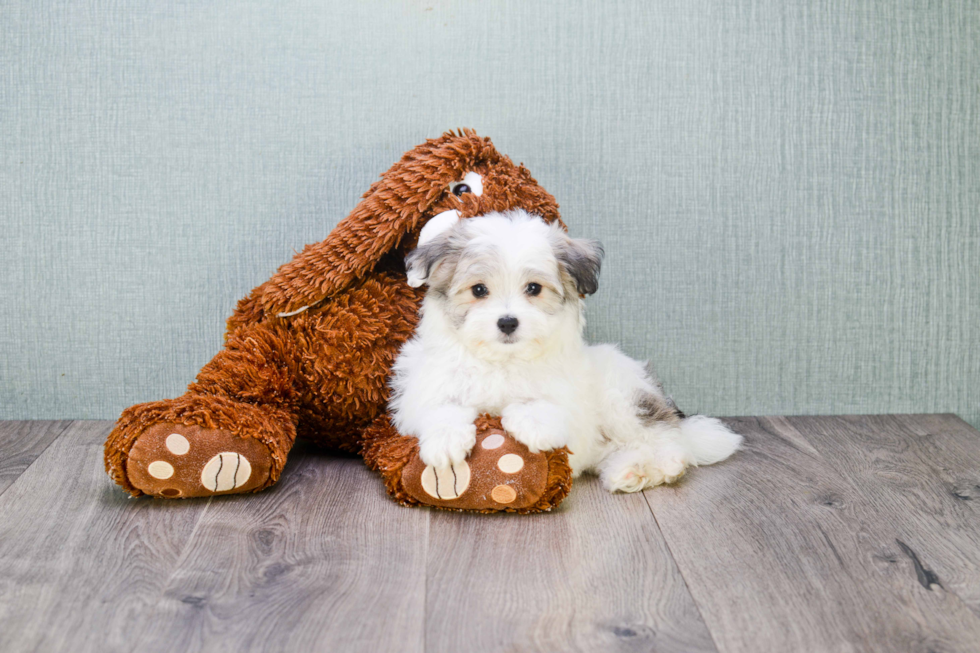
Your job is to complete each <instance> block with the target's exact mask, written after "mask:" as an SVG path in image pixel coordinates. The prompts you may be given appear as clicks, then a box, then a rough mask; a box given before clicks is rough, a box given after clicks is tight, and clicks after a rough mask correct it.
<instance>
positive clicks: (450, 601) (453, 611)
mask: <svg viewBox="0 0 980 653" xmlns="http://www.w3.org/2000/svg"><path fill="white" fill-rule="evenodd" d="M425 641H426V650H427V651H433V652H441V651H473V652H477V651H498V650H508V651H588V652H593V651H652V650H656V651H714V650H715V647H714V643H713V642H712V640H711V636H710V635H709V633H708V630H707V628H706V627H705V625H704V623H703V621H702V619H701V616H700V615H699V614H698V611H697V608H696V606H695V604H694V601H693V600H692V599H691V596H690V594H689V593H688V590H687V588H686V586H685V584H684V580H683V579H682V578H681V576H680V574H679V573H678V571H677V567H676V566H675V564H674V562H673V560H672V559H671V556H670V553H669V552H668V550H667V547H666V545H665V543H664V540H663V536H662V535H661V534H660V531H659V529H658V528H657V524H656V522H655V521H654V519H653V518H652V517H651V514H650V512H649V510H648V507H647V506H646V504H645V503H644V501H643V498H642V496H639V495H616V496H614V495H610V494H608V493H607V492H605V491H604V490H603V489H602V488H601V486H600V485H599V482H598V481H597V480H596V479H594V478H582V479H579V480H577V481H576V483H575V487H574V489H573V490H572V493H571V495H570V496H569V497H568V499H567V500H566V501H565V502H564V503H563V504H562V506H561V508H560V509H559V510H557V511H556V512H554V513H551V514H542V515H527V516H519V515H470V514H461V513H449V512H433V514H432V524H431V530H430V537H429V562H428V580H427V591H426V633H425Z"/></svg>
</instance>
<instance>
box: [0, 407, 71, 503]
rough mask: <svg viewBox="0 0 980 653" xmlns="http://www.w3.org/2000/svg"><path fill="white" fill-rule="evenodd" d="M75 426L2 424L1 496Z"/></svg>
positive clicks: (0, 455) (65, 423) (0, 458)
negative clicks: (66, 430) (55, 440)
mask: <svg viewBox="0 0 980 653" xmlns="http://www.w3.org/2000/svg"><path fill="white" fill-rule="evenodd" d="M70 424H71V421H70V420H65V421H55V422H0V494H3V492H4V490H6V489H7V488H8V487H10V484H11V483H13V482H14V481H15V480H16V479H17V477H18V476H20V475H21V474H23V473H24V470H25V469H27V468H28V466H30V464H31V463H33V462H34V459H35V458H37V457H38V456H39V455H41V452H43V451H44V450H45V449H46V448H47V447H48V445H50V444H51V443H52V442H53V441H54V439H55V438H57V437H58V436H59V435H60V434H61V432H62V431H64V430H65V429H66V428H68V426H69V425H70Z"/></svg>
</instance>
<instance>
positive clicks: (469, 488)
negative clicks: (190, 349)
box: [105, 130, 571, 512]
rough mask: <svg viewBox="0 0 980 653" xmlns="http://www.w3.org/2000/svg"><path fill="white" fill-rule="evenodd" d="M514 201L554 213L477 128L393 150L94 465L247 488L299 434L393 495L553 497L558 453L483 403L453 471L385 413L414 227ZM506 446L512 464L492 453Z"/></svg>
mask: <svg viewBox="0 0 980 653" xmlns="http://www.w3.org/2000/svg"><path fill="white" fill-rule="evenodd" d="M471 173H476V174H477V175H479V176H478V177H473V176H472V174H471ZM467 175H470V176H469V177H468V176H467ZM464 177H466V178H467V179H470V180H472V181H475V182H476V183H479V184H480V186H481V187H480V188H479V189H474V188H471V187H470V185H468V184H466V183H463V180H464ZM472 181H471V183H472ZM476 190H478V191H479V192H476ZM514 208H522V209H524V210H526V211H528V212H530V213H533V214H536V215H539V216H541V217H542V218H544V219H545V220H546V221H548V222H553V221H560V218H559V215H558V204H557V203H556V202H555V200H554V198H553V197H552V196H551V195H550V194H548V193H547V192H546V191H545V190H544V189H543V188H541V187H540V186H539V185H538V183H537V182H536V181H535V180H534V178H533V177H531V174H530V172H528V170H527V169H526V168H525V167H524V166H523V165H520V166H515V165H514V164H513V163H512V162H511V160H510V159H509V158H508V157H506V156H502V155H501V154H499V153H498V152H497V151H496V149H494V147H493V145H492V144H491V142H490V140H489V139H487V138H481V137H479V136H477V135H476V134H475V133H474V132H472V131H470V130H463V131H460V132H456V133H453V132H448V133H446V134H444V135H443V136H442V137H440V138H437V139H430V140H428V141H426V142H425V143H423V144H422V145H419V146H418V147H416V148H415V149H413V150H411V151H409V152H407V153H406V154H405V155H404V156H403V157H402V159H401V160H400V161H399V162H398V163H396V164H395V165H394V166H392V167H391V169H390V170H388V172H386V173H385V174H384V175H382V177H381V179H380V180H379V181H377V182H376V183H375V184H374V185H372V186H371V188H370V189H369V190H368V192H367V193H366V194H365V195H364V197H363V199H362V200H361V202H360V203H359V204H358V205H357V207H355V208H354V210H353V211H352V212H351V214H350V215H349V216H347V218H345V219H344V220H342V221H341V222H340V224H338V225H337V227H336V228H335V229H334V230H333V231H332V232H331V233H330V235H329V236H328V237H327V239H326V240H324V241H322V242H320V243H317V244H314V245H308V246H307V247H306V248H305V249H304V250H303V251H302V252H301V253H299V254H297V255H296V257H295V258H293V260H292V261H290V262H289V263H287V264H285V265H283V266H282V267H281V268H279V270H278V271H277V272H276V274H275V275H274V276H273V277H272V278H271V279H269V280H268V281H266V282H265V283H263V284H262V285H261V286H259V287H258V288H256V289H255V290H253V291H252V292H251V294H249V296H248V297H246V298H245V299H243V300H241V301H240V302H239V303H238V307H237V308H236V310H235V313H234V314H233V315H232V316H231V318H230V319H229V320H228V330H227V334H226V342H225V347H224V349H223V350H222V351H221V352H219V353H218V354H217V355H216V356H215V357H214V358H213V359H212V360H211V361H210V362H209V363H208V364H207V365H205V366H204V368H203V369H202V370H201V372H200V373H199V374H198V376H197V380H196V381H195V382H194V383H192V384H191V385H190V386H189V387H188V389H187V392H186V393H185V394H184V395H182V396H180V397H177V398H176V399H168V400H163V401H155V402H150V403H145V404H138V405H136V406H132V407H130V408H128V409H126V410H125V411H123V413H122V415H121V416H120V418H119V421H118V423H117V424H116V427H115V429H114V430H113V431H112V433H111V434H110V435H109V438H108V440H107V441H106V445H105V465H106V471H107V472H108V473H109V474H110V476H111V477H112V478H113V480H114V481H115V482H116V483H118V484H119V485H121V486H122V487H123V488H124V489H125V490H127V491H128V492H130V493H131V494H133V495H134V496H139V495H141V494H149V495H152V496H155V497H169V498H178V497H180V498H186V497H200V496H211V495H215V494H232V493H240V492H257V491H259V490H263V489H265V488H267V487H269V486H270V485H272V484H274V483H275V482H276V481H277V480H278V479H279V475H280V474H281V473H282V469H283V466H284V465H285V463H286V457H287V455H288V454H289V450H290V448H291V447H292V445H293V442H294V441H295V439H296V437H297V436H299V437H303V438H307V439H309V440H312V441H313V442H315V443H318V444H320V445H323V446H325V447H330V448H334V449H340V450H343V451H348V452H354V453H360V454H361V455H362V456H363V457H364V459H365V461H366V462H367V464H368V465H369V466H371V467H372V468H373V469H375V470H377V471H379V472H380V473H381V474H382V476H383V477H384V481H385V486H386V487H387V489H388V491H389V493H390V494H391V495H392V497H393V498H395V499H396V500H397V501H399V502H401V503H403V504H406V505H431V506H436V507H440V508H449V509H468V510H479V511H485V512H491V511H499V510H508V511H516V512H534V511H539V510H549V509H550V508H551V507H553V506H556V505H558V503H559V502H560V501H561V500H562V499H563V498H564V497H565V495H566V494H567V493H568V491H569V489H570V483H571V482H570V477H571V474H570V470H569V467H568V461H567V452H566V451H564V450H558V451H553V452H542V453H538V454H531V453H530V452H529V451H528V450H527V448H526V447H524V445H522V444H520V443H519V442H517V441H516V440H514V439H512V438H510V437H509V436H508V435H507V434H506V433H504V432H503V430H502V429H501V427H500V421H499V418H491V417H490V416H484V417H481V418H479V419H478V420H477V427H478V434H477V443H478V444H477V446H476V447H475V448H474V450H473V453H472V454H471V455H470V458H469V459H468V460H467V462H466V463H464V465H463V466H464V467H465V470H464V469H458V470H457V469H450V470H448V471H447V470H433V469H431V468H426V466H425V465H424V464H423V463H422V462H421V460H420V459H419V458H418V443H417V440H416V439H415V438H413V437H405V436H402V435H400V434H398V433H397V432H396V431H395V429H394V428H393V427H392V426H391V424H390V423H389V420H388V417H387V415H386V413H385V407H386V403H387V400H388V386H387V380H388V375H389V370H390V368H391V365H392V363H393V362H394V360H395V357H396V356H397V354H398V351H399V348H400V347H401V345H402V343H404V342H405V341H406V340H408V339H409V338H410V337H411V335H412V333H413V331H414V329H415V325H416V322H417V320H418V308H419V305H420V303H421V300H422V296H423V291H422V290H420V289H414V288H411V287H409V285H408V284H407V282H406V276H405V267H404V263H403V261H404V258H405V255H406V254H407V253H408V252H410V251H411V250H412V249H413V248H414V247H415V245H416V243H417V242H418V239H419V234H420V232H421V230H422V228H423V226H425V224H426V223H427V222H428V220H429V219H430V218H432V217H433V216H436V215H439V214H442V213H443V212H445V211H450V210H456V211H458V212H459V217H460V218H462V219H465V218H469V217H473V216H478V215H482V214H485V213H489V212H492V211H506V210H509V209H514ZM505 454H516V455H517V456H519V457H520V458H521V459H522V460H523V461H524V464H523V466H521V467H520V469H517V470H515V469H511V468H508V467H507V465H505V464H503V463H500V461H501V458H502V457H503V456H504V455H505ZM507 460H511V461H512V460H515V459H514V458H513V457H512V456H508V457H507ZM498 463H500V464H498ZM450 476H451V478H450Z"/></svg>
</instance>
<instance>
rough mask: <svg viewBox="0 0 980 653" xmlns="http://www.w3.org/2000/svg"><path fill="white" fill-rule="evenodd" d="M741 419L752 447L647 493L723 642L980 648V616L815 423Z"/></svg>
mask: <svg viewBox="0 0 980 653" xmlns="http://www.w3.org/2000/svg"><path fill="white" fill-rule="evenodd" d="M730 423H731V425H732V426H733V427H734V428H735V429H736V430H737V431H739V432H741V433H743V434H745V435H746V441H747V444H746V448H745V450H744V451H742V452H740V453H739V454H737V455H736V457H734V458H733V459H732V460H730V461H728V462H726V463H723V464H721V465H719V466H717V467H713V468H705V469H701V470H695V471H694V472H693V473H692V474H690V476H689V478H687V479H686V480H685V481H684V482H682V483H681V484H680V485H678V486H677V487H673V488H660V489H655V490H652V491H648V492H646V493H645V494H646V497H647V500H648V501H649V503H650V506H651V509H652V510H653V512H654V513H655V514H656V516H657V520H658V523H659V524H660V527H661V529H662V531H663V533H664V536H665V538H666V540H667V542H668V544H669V545H670V550H671V552H672V554H673V556H674V558H675V560H676V561H677V564H678V567H679V568H680V570H681V573H682V574H683V575H684V578H685V580H686V581H687V584H688V586H689V587H690V589H691V592H692V594H693V596H694V598H695V600H696V601H697V603H698V606H699V607H700V609H701V613H702V614H703V615H704V619H705V621H706V623H707V625H708V627H709V629H710V630H711V632H712V634H713V636H714V638H715V641H716V642H717V644H718V648H719V650H721V651H723V652H732V653H734V652H740V651H759V650H764V651H792V650H806V651H848V650H853V651H974V652H975V651H976V650H977V642H978V641H980V619H978V618H977V617H976V615H974V614H973V613H972V612H971V611H970V609H969V608H968V607H967V606H966V605H965V604H964V603H963V602H962V601H961V600H960V599H959V598H958V597H957V596H955V595H954V594H952V593H948V592H946V591H944V590H943V589H942V587H940V586H936V585H933V586H930V587H928V588H927V587H924V586H923V584H922V583H920V580H919V576H920V575H921V573H920V571H919V568H918V566H917V564H916V563H915V561H914V559H913V556H912V554H911V553H909V554H908V555H906V554H905V552H904V551H903V550H902V549H901V548H900V545H899V544H898V543H897V540H900V539H901V538H902V537H903V536H906V535H905V534H904V533H903V532H902V531H901V530H900V529H898V528H896V526H895V524H894V523H893V522H892V520H891V517H890V515H888V514H887V513H885V512H883V511H882V510H881V507H880V506H879V505H878V504H876V502H875V501H874V500H873V497H870V496H868V495H867V494H865V493H864V492H861V491H860V490H858V488H856V487H855V486H854V485H853V484H852V483H851V482H849V481H848V480H847V479H846V478H844V477H843V476H842V475H841V474H839V473H838V472H837V470H835V469H834V466H833V465H832V464H830V463H828V462H827V461H826V460H825V459H824V458H823V457H821V455H820V453H819V451H817V450H815V448H814V447H813V446H810V445H807V444H806V443H805V442H804V443H803V445H802V446H801V444H800V443H801V442H803V441H808V438H807V437H806V436H807V435H808V433H809V431H806V432H801V431H800V430H799V429H795V428H793V426H792V425H790V424H789V423H788V422H786V421H785V420H780V419H765V418H759V419H755V418H745V419H733V420H730ZM906 537H907V536H906ZM910 551H912V550H911V549H910Z"/></svg>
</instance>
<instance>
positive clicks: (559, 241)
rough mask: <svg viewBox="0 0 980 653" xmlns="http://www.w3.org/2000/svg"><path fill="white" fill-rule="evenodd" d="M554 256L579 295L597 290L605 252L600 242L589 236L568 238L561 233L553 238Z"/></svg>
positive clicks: (589, 293)
mask: <svg viewBox="0 0 980 653" xmlns="http://www.w3.org/2000/svg"><path fill="white" fill-rule="evenodd" d="M554 242H555V244H554V249H555V258H557V259H558V265H559V266H561V269H562V272H563V273H564V274H565V275H567V276H568V278H569V279H570V280H571V281H572V283H573V285H574V287H575V290H576V291H577V292H578V293H579V294H580V295H591V294H593V293H594V292H595V291H597V290H599V270H600V269H601V268H602V256H603V254H604V253H605V252H604V251H603V249H602V243H600V242H599V241H598V240H592V239H589V238H569V237H568V236H566V235H565V234H564V233H561V234H560V235H559V236H558V238H556V239H555V241H554Z"/></svg>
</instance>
